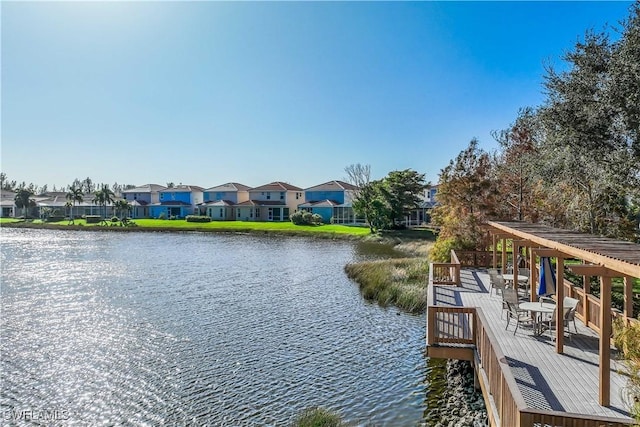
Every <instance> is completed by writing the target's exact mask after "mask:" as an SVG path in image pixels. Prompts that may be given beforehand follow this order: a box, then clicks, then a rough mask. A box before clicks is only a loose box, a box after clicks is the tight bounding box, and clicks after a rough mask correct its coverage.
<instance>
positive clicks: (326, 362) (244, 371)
mask: <svg viewBox="0 0 640 427" xmlns="http://www.w3.org/2000/svg"><path fill="white" fill-rule="evenodd" d="M0 243H1V244H0V251H1V254H0V255H1V257H0V263H1V264H0V265H1V267H0V268H1V280H2V282H1V286H0V297H1V307H0V308H1V313H0V351H1V353H0V387H1V389H0V411H2V419H0V424H1V423H3V422H4V423H5V424H6V423H7V420H11V419H14V418H18V417H29V416H30V417H38V416H39V417H41V418H43V417H47V416H48V417H50V418H51V417H54V418H55V417H57V419H58V420H61V421H64V424H66V425H92V426H93V425H159V424H164V425H215V426H225V425H228V426H242V425H247V426H249V425H251V426H253V425H289V424H290V423H291V421H292V420H293V419H294V418H295V416H296V415H297V414H298V413H299V412H300V411H301V410H303V409H304V408H307V407H310V406H322V407H326V408H330V409H332V410H335V411H338V412H339V413H340V414H341V415H342V417H343V419H344V420H345V421H348V422H351V423H354V424H360V425H384V426H413V425H420V424H421V423H422V420H423V419H424V413H425V411H426V408H425V405H426V403H425V400H426V372H427V366H426V360H425V358H424V356H423V351H424V343H425V337H424V334H425V326H424V325H425V319H424V316H415V315H410V314H406V313H402V312H399V311H398V310H396V309H393V308H387V309H385V308H381V307H379V306H378V305H377V304H374V303H369V302H366V301H364V300H363V299H362V297H361V295H360V293H359V290H358V287H357V285H356V284H354V283H352V282H350V281H349V280H348V279H347V277H346V276H345V274H344V271H343V267H344V265H345V264H346V263H349V262H354V261H358V260H363V259H367V258H371V257H372V256H373V257H375V256H377V255H376V254H372V250H371V248H370V247H366V246H363V245H359V244H358V243H355V242H348V241H329V240H319V239H307V238H300V237H286V238H285V237H274V236H255V235H241V234H228V235H226V234H203V233H141V232H132V233H108V232H107V233H102V232H77V231H53V230H23V229H6V228H3V229H2V230H1V241H0ZM387 255H388V254H387ZM27 411H30V412H27Z"/></svg>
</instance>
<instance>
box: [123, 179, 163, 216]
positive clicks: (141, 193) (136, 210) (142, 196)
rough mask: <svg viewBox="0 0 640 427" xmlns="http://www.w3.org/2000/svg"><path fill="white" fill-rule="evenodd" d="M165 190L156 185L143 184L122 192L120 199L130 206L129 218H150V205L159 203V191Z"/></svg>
mask: <svg viewBox="0 0 640 427" xmlns="http://www.w3.org/2000/svg"><path fill="white" fill-rule="evenodd" d="M166 188H167V187H164V186H162V185H158V184H145V185H141V186H139V187H135V188H130V189H128V190H122V198H123V199H124V200H126V201H127V202H129V204H130V205H131V211H130V216H131V218H149V217H151V212H150V209H149V208H150V205H152V204H158V203H160V191H162V190H164V189H166Z"/></svg>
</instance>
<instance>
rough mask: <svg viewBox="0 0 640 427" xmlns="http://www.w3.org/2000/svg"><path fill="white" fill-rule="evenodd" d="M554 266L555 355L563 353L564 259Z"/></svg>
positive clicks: (559, 258)
mask: <svg viewBox="0 0 640 427" xmlns="http://www.w3.org/2000/svg"><path fill="white" fill-rule="evenodd" d="M557 259H558V262H557V265H556V270H557V271H556V299H557V301H556V353H558V354H562V353H563V352H564V258H563V257H558V258H557Z"/></svg>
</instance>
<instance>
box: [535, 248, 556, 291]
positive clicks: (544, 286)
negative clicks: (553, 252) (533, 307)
mask: <svg viewBox="0 0 640 427" xmlns="http://www.w3.org/2000/svg"><path fill="white" fill-rule="evenodd" d="M555 293H556V273H555V271H553V267H552V266H551V259H550V258H549V257H541V258H540V282H539V283H538V296H546V295H553V294H555Z"/></svg>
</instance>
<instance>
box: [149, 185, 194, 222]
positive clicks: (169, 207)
mask: <svg viewBox="0 0 640 427" xmlns="http://www.w3.org/2000/svg"><path fill="white" fill-rule="evenodd" d="M158 200H159V201H158V203H153V204H151V205H150V206H149V215H150V216H151V217H152V218H159V217H160V216H161V215H162V214H164V216H165V217H166V218H171V217H175V218H184V217H186V216H187V215H197V214H198V213H199V212H198V205H199V204H200V203H202V201H203V200H204V188H202V187H198V186H196V185H178V186H176V187H169V188H165V189H164V190H160V191H158Z"/></svg>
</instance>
